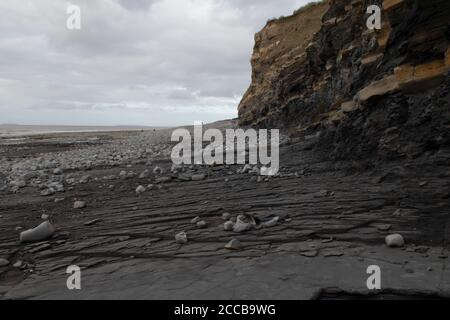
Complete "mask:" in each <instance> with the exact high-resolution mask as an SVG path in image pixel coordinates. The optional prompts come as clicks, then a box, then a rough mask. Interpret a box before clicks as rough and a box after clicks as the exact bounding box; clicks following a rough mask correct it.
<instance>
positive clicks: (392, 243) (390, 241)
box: [385, 234, 405, 248]
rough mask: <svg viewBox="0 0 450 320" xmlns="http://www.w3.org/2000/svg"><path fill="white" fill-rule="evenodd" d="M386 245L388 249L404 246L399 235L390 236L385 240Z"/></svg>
mask: <svg viewBox="0 0 450 320" xmlns="http://www.w3.org/2000/svg"><path fill="white" fill-rule="evenodd" d="M385 241H386V245H387V246H388V247H390V248H399V247H403V246H404V244H405V240H404V239H403V237H402V236H401V235H400V234H390V235H388V236H386V238H385Z"/></svg>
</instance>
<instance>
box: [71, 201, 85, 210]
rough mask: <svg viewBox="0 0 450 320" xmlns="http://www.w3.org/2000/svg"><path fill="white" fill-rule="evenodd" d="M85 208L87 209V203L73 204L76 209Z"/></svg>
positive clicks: (76, 202)
mask: <svg viewBox="0 0 450 320" xmlns="http://www.w3.org/2000/svg"><path fill="white" fill-rule="evenodd" d="M84 207H86V202H84V201H75V202H74V204H73V208H74V209H83V208H84Z"/></svg>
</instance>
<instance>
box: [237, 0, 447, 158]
mask: <svg viewBox="0 0 450 320" xmlns="http://www.w3.org/2000/svg"><path fill="white" fill-rule="evenodd" d="M374 4H375V5H378V6H379V7H380V8H381V9H382V16H381V22H382V24H381V29H380V30H377V29H374V30H370V29H369V28H368V27H367V25H366V21H367V19H368V18H369V14H368V13H367V8H368V7H369V6H370V5H374ZM301 12H302V15H301V16H298V15H297V16H295V15H294V16H293V17H291V18H287V19H286V18H285V19H282V20H280V21H272V22H270V23H268V25H267V26H266V27H265V28H264V29H263V30H262V31H261V32H260V33H258V34H257V36H256V44H255V52H254V55H253V57H252V65H253V77H252V84H251V86H250V88H249V90H248V91H247V93H246V94H245V96H244V97H243V100H242V102H241V104H240V105H239V119H240V124H241V125H253V126H257V127H268V128H281V129H286V130H289V131H290V132H291V133H292V134H300V133H308V132H309V131H313V130H314V131H316V132H317V131H320V132H321V133H320V134H321V136H322V140H321V141H322V143H321V144H322V146H326V147H327V150H328V152H329V154H330V155H334V156H336V157H342V156H346V155H351V156H358V155H359V156H360V155H362V154H365V153H367V152H376V153H378V155H382V156H389V157H396V156H401V155H405V154H408V155H414V154H419V153H420V152H423V151H425V150H429V149H434V150H437V149H439V148H440V147H441V146H443V145H445V146H448V145H449V144H450V143H449V141H450V138H449V134H448V131H449V130H448V129H449V128H450V116H449V112H450V111H449V106H450V102H449V96H448V88H449V83H450V81H449V77H448V75H449V71H450V48H449V43H450V40H449V39H450V27H449V22H450V1H447V0H384V1H382V0H370V1H367V0H330V1H329V2H322V3H320V4H318V5H315V6H310V7H308V8H305V9H304V10H301ZM305 17H308V19H309V21H308V22H307V23H306V24H308V25H314V27H311V28H309V29H308V32H306V34H305V35H304V37H303V38H302V39H299V40H298V41H296V42H295V41H294V42H289V43H286V44H289V45H291V47H290V49H289V48H284V50H283V51H282V53H278V52H277V51H276V49H274V48H276V45H277V43H278V42H279V41H280V40H279V39H281V38H284V37H288V36H289V37H292V35H290V33H291V32H294V33H295V32H299V31H298V28H299V27H300V28H301V26H302V23H305V21H306V20H302V19H305ZM290 19H291V20H290ZM318 19H320V24H319V25H316V23H317V21H318ZM296 28H297V29H296ZM277 32H278V33H277ZM330 148H331V150H330Z"/></svg>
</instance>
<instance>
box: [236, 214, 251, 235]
mask: <svg viewBox="0 0 450 320" xmlns="http://www.w3.org/2000/svg"><path fill="white" fill-rule="evenodd" d="M245 219H246V216H244V215H239V216H238V217H237V219H236V223H235V224H234V226H233V231H234V232H237V233H240V232H244V231H247V230H250V229H251V228H252V227H253V226H254V225H255V220H254V219H253V218H252V220H251V222H245V221H244V220H245Z"/></svg>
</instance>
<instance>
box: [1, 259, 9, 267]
mask: <svg viewBox="0 0 450 320" xmlns="http://www.w3.org/2000/svg"><path fill="white" fill-rule="evenodd" d="M7 265H9V261H8V260H6V259H3V258H0V267H6V266H7Z"/></svg>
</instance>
